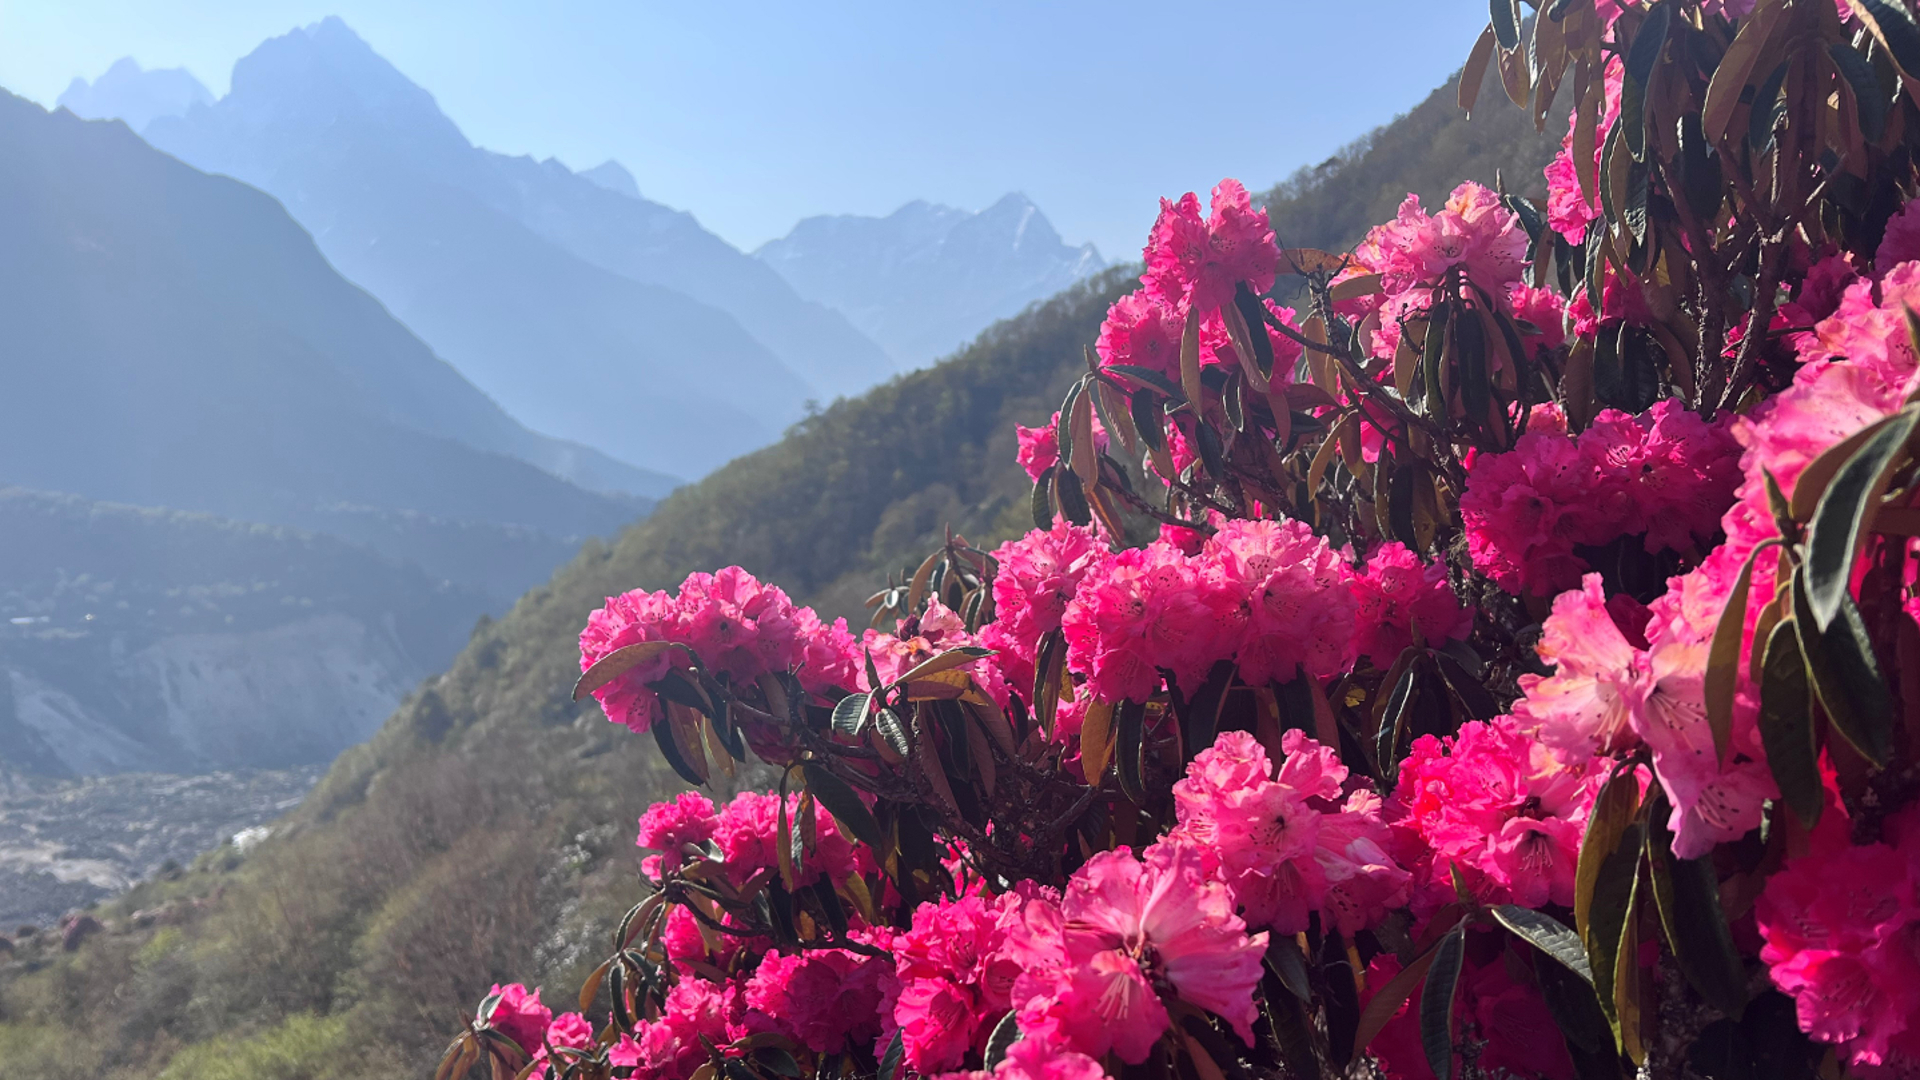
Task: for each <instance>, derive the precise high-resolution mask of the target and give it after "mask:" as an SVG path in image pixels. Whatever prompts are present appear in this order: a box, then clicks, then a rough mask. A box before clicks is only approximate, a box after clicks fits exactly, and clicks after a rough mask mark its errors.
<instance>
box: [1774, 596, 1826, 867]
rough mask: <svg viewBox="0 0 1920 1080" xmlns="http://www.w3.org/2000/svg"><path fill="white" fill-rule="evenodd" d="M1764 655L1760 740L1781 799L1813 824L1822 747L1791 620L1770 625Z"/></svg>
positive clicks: (1822, 795) (1822, 796) (1821, 799)
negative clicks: (1765, 751) (1815, 740)
mask: <svg viewBox="0 0 1920 1080" xmlns="http://www.w3.org/2000/svg"><path fill="white" fill-rule="evenodd" d="M1766 655H1767V658H1766V662H1765V665H1764V667H1763V671H1762V675H1761V681H1760V741H1761V744H1762V745H1764V746H1765V747H1766V750H1767V768H1768V769H1770V770H1772V772H1773V781H1774V783H1776V784H1778V785H1779V786H1780V796H1781V798H1783V799H1785V800H1786V803H1787V806H1788V808H1789V809H1791V810H1792V811H1793V814H1794V816H1795V817H1797V818H1799V819H1800V823H1801V824H1803V825H1805V826H1806V827H1807V828H1809V829H1811V828H1813V826H1814V823H1816V822H1818V821H1819V820H1820V810H1821V808H1822V807H1823V806H1824V805H1825V803H1826V790H1825V789H1824V788H1823V787H1822V786H1821V782H1820V749H1819V747H1818V746H1817V745H1815V743H1814V735H1813V701H1812V697H1811V691H1810V690H1809V688H1808V686H1807V662H1806V660H1805V658H1804V657H1802V656H1801V654H1800V635H1799V633H1798V631H1797V630H1796V628H1795V626H1794V621H1793V620H1792V619H1782V620H1780V622H1779V623H1778V624H1776V625H1775V626H1774V628H1773V633H1772V635H1770V636H1769V637H1768V638H1767V654H1766Z"/></svg>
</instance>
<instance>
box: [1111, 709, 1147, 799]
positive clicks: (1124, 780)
mask: <svg viewBox="0 0 1920 1080" xmlns="http://www.w3.org/2000/svg"><path fill="white" fill-rule="evenodd" d="M1146 720H1147V707H1146V706H1145V705H1142V704H1140V703H1139V702H1136V701H1134V700H1133V699H1131V698H1129V699H1127V700H1126V701H1122V702H1121V703H1120V706H1119V708H1118V709H1116V710H1115V715H1114V747H1113V749H1114V763H1115V765H1116V766H1117V771H1118V772H1119V774H1120V790H1121V791H1122V792H1123V793H1125V794H1126V796H1127V798H1129V799H1131V800H1133V804H1134V805H1135V806H1145V805H1146V802H1147V782H1146V778H1145V776H1143V775H1142V773H1141V761H1140V756H1141V749H1142V744H1143V743H1144V742H1145V740H1146V735H1147V732H1146Z"/></svg>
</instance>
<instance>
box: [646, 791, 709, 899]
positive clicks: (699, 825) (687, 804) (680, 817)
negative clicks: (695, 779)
mask: <svg viewBox="0 0 1920 1080" xmlns="http://www.w3.org/2000/svg"><path fill="white" fill-rule="evenodd" d="M716 820H717V819H716V817H715V814H714V809H713V800H711V799H709V798H707V797H706V796H705V795H702V794H700V793H699V792H697V791H683V792H681V793H680V794H679V795H677V796H675V797H674V799H673V801H671V802H658V803H654V804H653V805H652V806H650V807H648V808H647V812H646V813H644V814H642V815H640V834H639V837H638V838H637V839H636V840H635V841H634V843H635V844H637V845H638V846H640V847H643V848H650V849H652V850H654V851H657V852H659V853H660V854H658V855H649V856H647V858H646V860H645V861H644V862H642V863H641V865H640V869H641V870H642V871H643V872H645V873H646V875H647V876H648V877H650V878H653V879H655V880H659V878H660V876H661V875H662V874H664V873H672V872H673V871H675V870H678V869H680V867H681V865H682V864H683V863H684V862H685V861H686V860H685V857H684V856H683V855H681V853H680V849H681V847H682V846H683V845H685V844H702V843H705V842H706V841H708V840H711V839H713V828H714V823H715V821H716Z"/></svg>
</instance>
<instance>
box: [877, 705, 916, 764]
mask: <svg viewBox="0 0 1920 1080" xmlns="http://www.w3.org/2000/svg"><path fill="white" fill-rule="evenodd" d="M873 729H874V730H875V731H878V732H879V733H880V738H882V739H884V740H885V741H886V744H887V747H888V748H889V749H891V750H892V751H893V752H894V753H896V754H899V755H900V756H901V757H906V756H907V755H909V754H911V753H913V743H912V742H911V741H910V740H909V739H908V738H907V726H906V725H905V724H903V723H901V722H900V717H899V715H898V714H896V713H895V712H894V711H893V710H892V709H885V708H883V709H881V710H880V711H879V712H877V713H874V714H873Z"/></svg>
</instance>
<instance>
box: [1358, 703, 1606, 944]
mask: <svg viewBox="0 0 1920 1080" xmlns="http://www.w3.org/2000/svg"><path fill="white" fill-rule="evenodd" d="M1611 764H1612V762H1611V761H1609V760H1607V759H1603V758H1592V757H1580V756H1573V755H1568V756H1566V757H1563V756H1561V755H1557V754H1555V753H1554V752H1553V751H1552V750H1550V749H1549V748H1548V747H1546V746H1543V745H1542V744H1541V743H1540V742H1539V741H1538V740H1537V739H1535V738H1533V737H1532V735H1531V733H1530V732H1528V731H1527V730H1526V729H1525V728H1524V727H1523V726H1522V725H1521V724H1519V723H1517V722H1515V721H1514V720H1513V719H1511V718H1506V717H1503V718H1500V719H1497V720H1493V721H1490V722H1485V723H1482V722H1479V721H1475V722H1471V723H1467V724H1463V725H1461V727H1460V730H1459V732H1458V733H1456V734H1454V735H1450V736H1447V737H1445V738H1436V737H1435V736H1432V735H1423V736H1421V737H1420V738H1418V739H1416V740H1414V743H1413V748H1412V750H1411V751H1410V752H1409V753H1408V754H1407V757H1406V758H1405V759H1404V760H1403V761H1401V763H1400V780H1399V783H1398V785H1396V786H1395V788H1394V792H1393V798H1392V801H1391V803H1390V804H1389V816H1390V817H1391V818H1392V819H1393V822H1394V836H1395V846H1396V850H1397V851H1398V852H1399V853H1400V856H1401V859H1402V863H1403V865H1405V866H1407V867H1408V868H1409V869H1410V870H1411V871H1412V873H1413V876H1414V887H1415V889H1416V893H1415V901H1416V903H1415V911H1416V912H1419V911H1429V912H1430V911H1432V910H1433V909H1435V908H1437V907H1439V906H1440V905H1441V904H1443V903H1446V902H1447V901H1449V900H1452V899H1453V898H1454V896H1455V885H1454V879H1455V877H1456V875H1457V876H1458V877H1459V879H1460V880H1461V881H1462V882H1463V883H1464V884H1465V886H1466V887H1467V889H1469V890H1470V891H1471V892H1472V894H1473V896H1474V897H1475V898H1477V899H1478V900H1480V901H1481V902H1483V903H1489V904H1520V905H1523V906H1526V907H1539V906H1541V905H1544V904H1547V903H1554V904H1560V905H1566V906H1570V905H1571V904H1572V903H1573V872H1574V868H1575V866H1576V864H1577V863H1578V861H1579V849H1580V837H1581V835H1582V834H1583V833H1584V832H1585V830H1586V821H1587V814H1588V812H1589V811H1591V810H1592V808H1593V800H1594V797H1595V796H1596V795H1597V794H1598V793H1599V789H1600V785H1601V784H1603V783H1604V782H1605V781H1606V778H1607V770H1608V768H1609V767H1610V766H1611Z"/></svg>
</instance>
